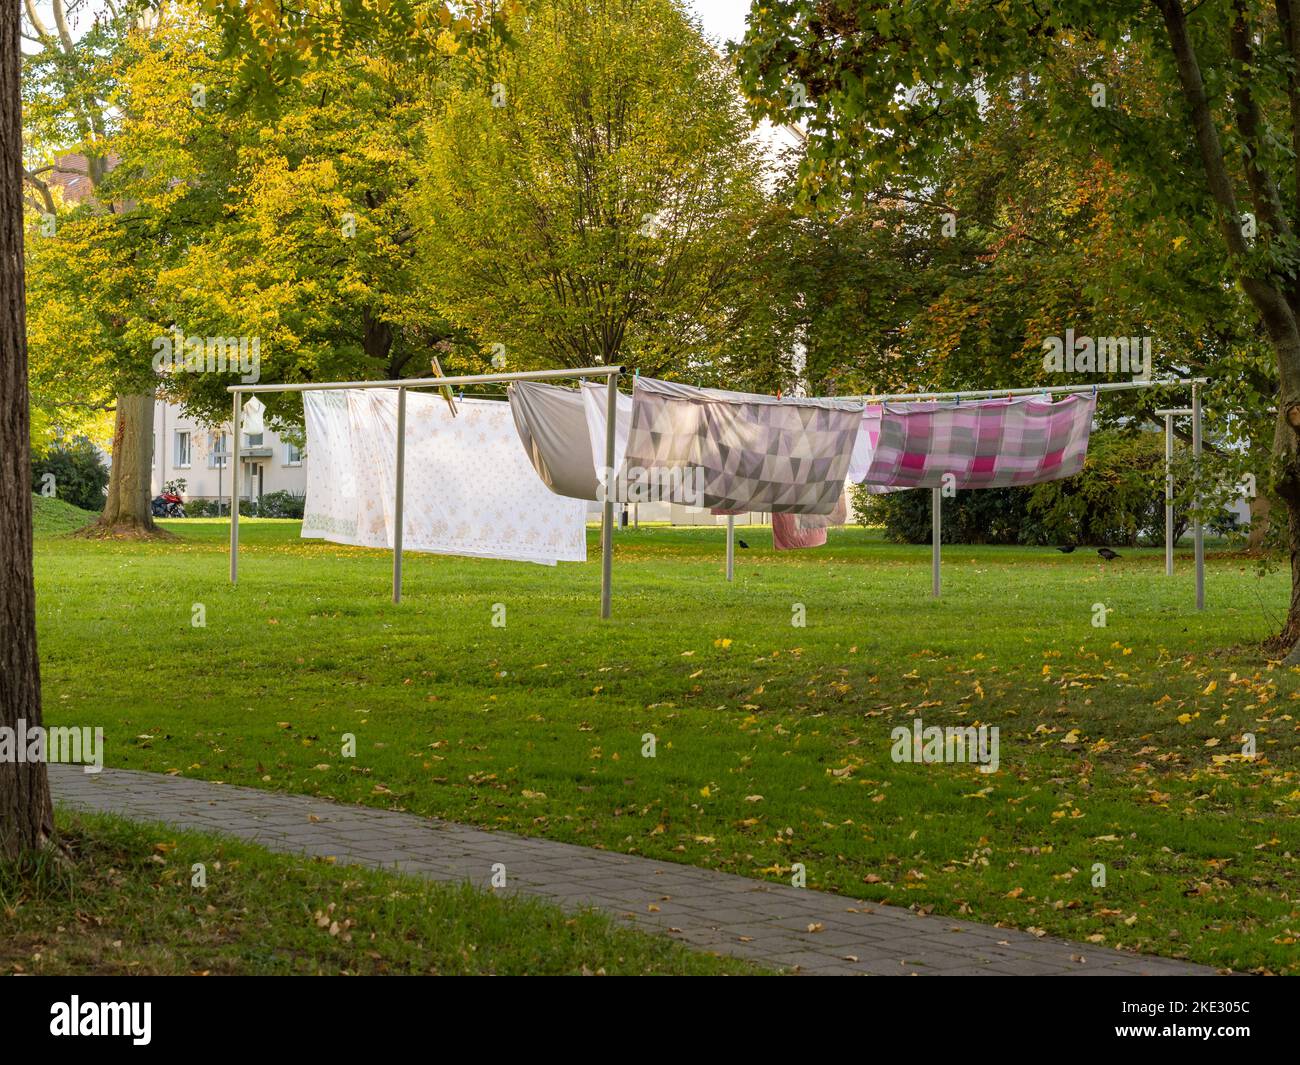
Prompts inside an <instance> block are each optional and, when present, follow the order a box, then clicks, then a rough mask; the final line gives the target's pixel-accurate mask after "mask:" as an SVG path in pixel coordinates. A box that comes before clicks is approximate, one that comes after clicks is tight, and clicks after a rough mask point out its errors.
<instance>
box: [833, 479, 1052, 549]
mask: <svg viewBox="0 0 1300 1065" xmlns="http://www.w3.org/2000/svg"><path fill="white" fill-rule="evenodd" d="M1029 491H1030V489H1028V488H985V489H980V490H978V491H965V492H958V493H957V494H956V495H955V496H952V497H947V498H945V499H944V501H943V506H942V507H941V508H940V515H941V519H942V525H943V528H942V538H943V539H944V540H945V541H946V542H948V543H954V544H1019V543H1025V542H1027V537H1029V536H1030V535H1032V533H1031V528H1030V527H1031V525H1032V522H1031V520H1030V517H1029V513H1028V493H1029ZM853 512H854V514H855V515H856V516H857V520H858V521H859V522H861V523H862V524H863V525H883V526H884V527H885V537H886V538H887V539H889V540H892V541H894V542H895V543H900V544H925V543H929V542H930V530H931V524H930V521H931V518H930V490H929V489H928V488H914V489H909V490H908V491H905V492H889V493H886V494H885V495H871V494H870V493H868V492H867V491H866V490H865V489H864V488H862V487H861V486H857V487H855V488H854V489H853Z"/></svg>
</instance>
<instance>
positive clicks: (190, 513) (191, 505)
mask: <svg viewBox="0 0 1300 1065" xmlns="http://www.w3.org/2000/svg"><path fill="white" fill-rule="evenodd" d="M225 508H226V501H225V500H224V499H204V498H202V497H201V496H200V497H198V498H195V499H187V500H186V501H185V516H186V517H188V518H215V517H218V516H219V515H222V514H224V513H225V512H226V509H225Z"/></svg>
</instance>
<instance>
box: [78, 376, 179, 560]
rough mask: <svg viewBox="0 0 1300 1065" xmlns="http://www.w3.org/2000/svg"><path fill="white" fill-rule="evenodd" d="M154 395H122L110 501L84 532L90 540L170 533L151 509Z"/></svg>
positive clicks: (115, 437)
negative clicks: (96, 519) (162, 527)
mask: <svg viewBox="0 0 1300 1065" xmlns="http://www.w3.org/2000/svg"><path fill="white" fill-rule="evenodd" d="M153 403H154V399H153V396H152V395H147V394H146V395H136V396H118V397H117V423H116V425H115V427H114V429H113V465H112V468H111V469H110V471H109V476H108V498H107V499H106V500H105V501H104V512H103V513H102V514H101V515H100V516H99V521H97V522H95V523H94V524H93V525H89V526H87V527H86V528H85V529H82V530H80V532H79V534H78V535H82V536H89V537H153V536H167V535H168V534H167V533H165V532H163V530H161V529H159V528H158V526H157V525H155V524H154V520H153V511H152V510H151V509H150V507H149V502H150V499H151V498H152V493H151V490H150V489H151V485H150V478H151V477H152V474H153Z"/></svg>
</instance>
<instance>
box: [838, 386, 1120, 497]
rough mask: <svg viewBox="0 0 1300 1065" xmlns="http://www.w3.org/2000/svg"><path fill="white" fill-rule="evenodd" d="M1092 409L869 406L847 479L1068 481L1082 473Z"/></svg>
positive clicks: (987, 483) (1042, 402) (965, 483)
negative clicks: (849, 477) (1066, 479)
mask: <svg viewBox="0 0 1300 1065" xmlns="http://www.w3.org/2000/svg"><path fill="white" fill-rule="evenodd" d="M1096 407H1097V397H1096V395H1072V396H1067V397H1065V398H1064V399H1062V400H1060V401H1059V402H1056V403H1053V402H1052V401H1051V399H1050V398H1048V397H1045V396H1019V397H1012V398H1006V399H992V400H980V401H977V402H973V403H971V402H966V403H955V402H952V403H950V402H943V403H900V404H892V403H890V404H883V405H879V406H874V407H868V408H867V409H866V410H865V411H864V412H863V417H862V424H861V429H860V432H859V435H858V439H857V442H856V443H855V445H854V453H853V461H852V462H851V464H850V476H851V477H852V479H854V480H856V481H858V482H860V483H863V484H866V485H868V486H869V487H871V486H875V489H881V488H885V489H888V488H895V489H896V488H942V487H945V486H948V487H952V488H958V489H963V488H1008V487H1013V486H1016V485H1025V484H1037V483H1038V482H1040V481H1051V480H1056V479H1057V478H1061V477H1070V476H1072V475H1074V474H1076V473H1078V472H1079V470H1081V469H1082V468H1083V462H1084V459H1085V458H1086V457H1087V453H1088V439H1089V435H1090V433H1091V430H1092V419H1093V415H1094V413H1095V412H1096ZM948 474H951V480H945V475H948Z"/></svg>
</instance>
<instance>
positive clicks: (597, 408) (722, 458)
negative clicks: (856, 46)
mask: <svg viewBox="0 0 1300 1065" xmlns="http://www.w3.org/2000/svg"><path fill="white" fill-rule="evenodd" d="M622 373H623V368H622V367H621V366H612V367H588V368H581V369H560V370H539V371H530V372H525V373H496V374H477V375H461V376H456V377H432V378H419V379H410V380H399V381H378V382H319V383H304V384H296V385H248V386H240V385H235V386H231V388H230V389H229V391H230V392H231V393H232V394H233V398H234V404H235V433H234V435H235V452H234V455H235V459H236V462H235V473H236V476H235V478H233V479H232V486H231V487H232V500H236V501H237V483H238V470H239V465H238V460H239V453H238V449H239V424H240V397H241V395H242V393H243V392H249V393H253V394H255V393H258V392H321V393H326V392H331V391H339V390H349V389H350V390H351V391H350V392H348V393H347V395H348V398H347V400H346V403H347V408H348V410H349V412H350V413H349V417H350V418H351V420H352V423H353V424H352V425H351V428H350V430H349V431H350V432H351V433H352V437H353V440H354V445H353V448H354V450H357V449H359V450H360V452H361V453H366V454H368V456H369V457H368V458H367V459H366V460H365V461H366V462H368V463H369V465H370V466H374V467H375V468H379V467H380V466H384V465H385V464H386V465H387V469H388V470H390V471H391V474H392V475H391V476H389V475H387V474H385V475H384V476H382V477H380V478H376V479H373V480H374V483H376V484H378V485H381V486H382V485H387V488H371V487H367V488H366V489H365V492H368V493H370V495H369V497H368V498H367V499H366V500H365V501H364V506H365V508H367V509H366V511H365V515H364V520H365V522H368V523H369V524H368V525H367V526H366V527H365V531H366V534H367V535H370V536H372V537H379V542H381V543H382V542H391V543H392V546H393V550H394V600H395V601H397V600H398V598H399V596H400V580H401V553H402V533H403V529H404V527H405V526H406V525H407V524H408V522H407V521H406V520H405V519H404V516H403V488H404V483H405V480H406V476H405V472H404V471H405V465H404V462H405V460H404V456H405V450H406V447H407V436H408V430H407V424H406V417H407V392H408V391H409V390H415V389H447V390H450V389H459V390H461V392H462V395H463V389H464V387H465V386H470V387H477V388H485V387H491V386H493V385H500V384H509V385H510V389H509V393H508V398H509V404H508V405H509V408H510V410H511V413H512V415H513V421H514V427H515V429H516V430H517V433H518V440H514V441H510V443H513V445H514V447H515V450H514V451H513V452H511V451H510V450H509V449H508V448H507V449H505V450H502V451H501V460H500V465H501V468H502V469H505V468H507V467H508V465H509V464H510V463H511V462H514V461H516V460H518V459H524V458H525V454H526V458H527V464H530V465H531V466H532V469H533V470H534V471H535V474H536V479H535V480H534V481H533V482H532V483H534V484H536V486H537V487H538V488H543V486H544V487H545V489H546V490H549V491H550V492H551V493H553V494H554V496H559V497H566V498H567V499H569V500H572V499H593V498H594V499H597V500H598V501H600V502H601V503H602V504H603V506H602V510H603V521H602V552H601V553H602V611H601V613H602V616H608V613H609V596H610V568H611V559H612V551H611V545H612V534H613V504H614V502H616V501H618V502H639V501H644V500H645V499H647V498H660V497H659V496H657V495H651V496H647V495H644V494H641V491H642V489H643V488H645V487H649V488H650V489H651V490H652V491H657V492H660V493H662V492H664V491H665V489H666V490H667V493H668V494H667V495H664V496H663V498H664V499H666V500H667V501H669V502H681V503H686V504H687V505H695V506H704V507H708V508H711V509H714V510H715V511H716V512H726V511H728V510H730V511H732V512H738V511H742V510H755V509H758V510H766V511H770V512H772V513H773V514H782V515H786V516H794V518H793V520H794V522H795V523H796V524H793V525H792V526H791V529H790V530H788V532H790V534H791V536H790V537H789V538H788V540H787V543H786V544H779V545H778V546H799V544H798V543H796V542H795V541H796V539H798V538H797V537H796V536H795V535H794V534H796V533H813V534H814V535H812V536H810V537H805V538H803V541H804V542H807V543H812V542H815V541H816V540H817V539H818V536H817V535H816V534H817V533H820V534H821V535H822V536H824V529H825V525H826V524H833V523H834V522H835V519H834V518H830V517H828V516H829V515H831V513H832V511H833V510H834V509H835V508H836V507H837V505H838V504H839V503H840V502H842V493H843V488H844V484H845V481H846V478H847V477H849V475H850V468H851V467H852V469H853V475H852V478H851V479H852V480H855V481H858V482H860V483H867V484H869V485H875V486H878V487H880V488H882V489H883V490H892V489H898V488H907V487H913V488H915V487H931V488H933V489H934V496H933V498H934V514H933V524H934V530H933V539H934V551H933V554H934V569H935V581H934V594H935V595H938V590H939V585H938V557H939V499H938V495H939V487H938V485H939V482H938V478H939V477H940V475H941V474H942V476H943V487H944V488H945V489H947V488H950V487H955V488H976V487H992V486H997V485H1000V484H1027V483H1035V482H1037V481H1040V480H1050V479H1054V478H1057V477H1062V476H1068V475H1069V474H1070V473H1072V472H1074V471H1075V470H1076V469H1077V468H1078V467H1080V466H1081V465H1082V461H1083V455H1084V453H1085V452H1086V448H1087V437H1088V428H1089V427H1090V423H1091V420H1092V411H1093V409H1094V407H1095V403H1096V398H1097V394H1098V393H1100V392H1112V391H1121V390H1130V389H1149V388H1184V387H1188V386H1190V388H1191V390H1192V411H1193V415H1194V424H1193V437H1194V451H1195V452H1196V453H1197V454H1198V455H1199V450H1200V449H1199V445H1200V396H1199V386H1200V385H1202V384H1206V383H1208V381H1207V379H1205V378H1191V379H1184V380H1174V379H1162V380H1157V381H1125V382H1098V383H1097V384H1095V385H1044V386H1037V387H1030V388H1012V389H986V390H970V391H954V392H931V393H895V394H890V395H880V396H867V397H834V398H824V399H813V398H806V397H798V396H791V397H783V396H782V395H780V394H779V393H778V395H777V396H775V397H773V396H765V395H758V394H752V393H739V392H731V391H726V390H720V389H702V388H694V387H692V386H689V385H684V384H680V383H677V382H668V381H659V380H654V379H650V378H640V377H639V375H638V376H637V378H636V379H635V380H634V387H633V394H632V396H625V395H622V394H620V393H619V391H618V378H619V376H620V375H621V374H622ZM590 378H603V379H604V385H605V387H604V389H601V388H600V386H599V385H597V384H594V383H592V382H591V381H590V380H588V379H590ZM566 380H567V381H574V380H576V381H579V382H582V383H583V386H582V387H581V388H579V389H576V390H572V391H571V390H568V389H560V388H555V387H551V386H549V385H547V384H542V383H541V382H558V381H566ZM375 389H387V390H388V391H387V393H375V394H374V398H375V402H374V403H371V402H369V400H365V401H363V397H365V396H366V391H367V390H375ZM1088 394H1090V396H1089V398H1090V400H1091V402H1086V403H1085V402H1083V400H1084V398H1085V396H1088ZM1054 395H1059V396H1064V397H1070V398H1067V399H1064V400H1063V401H1062V402H1060V403H1051V402H1050V397H1052V396H1054ZM417 397H418V398H419V400H420V404H419V410H418V411H417V412H416V414H415V416H416V418H417V425H416V438H415V440H414V441H413V443H414V445H415V446H417V447H420V448H422V449H424V450H423V451H422V452H421V457H420V459H419V462H420V467H421V469H433V468H439V464H441V466H440V468H441V474H440V476H439V477H436V478H429V477H425V479H424V480H423V481H420V480H419V479H418V477H417V481H416V482H413V485H416V487H417V490H416V499H415V503H414V505H415V506H417V507H420V508H423V509H420V510H419V511H418V513H419V514H420V515H421V517H420V520H417V521H415V522H413V523H411V529H412V534H413V535H414V536H415V537H416V538H417V539H416V543H415V544H413V546H415V547H416V549H423V550H447V551H448V552H449V553H460V554H480V553H481V554H487V555H489V557H525V556H529V555H531V551H530V550H524V549H522V548H521V547H519V546H518V542H517V541H508V540H501V539H500V538H497V539H496V540H488V539H486V538H484V537H481V536H479V537H477V538H475V539H472V540H466V539H465V538H464V536H465V535H468V533H463V534H458V535H457V536H448V535H446V533H445V532H444V531H438V532H437V533H436V534H434V535H433V538H432V539H430V535H431V534H430V533H429V531H428V530H427V529H426V528H425V526H431V527H432V526H433V525H437V527H438V529H439V530H442V529H443V527H444V526H445V525H446V523H445V522H444V521H442V519H441V518H437V517H435V515H437V514H444V513H446V509H445V507H444V504H443V503H441V502H438V501H435V500H433V499H432V498H431V494H432V493H433V492H435V491H436V486H435V483H434V482H435V481H436V482H437V483H438V484H442V485H448V484H449V483H450V481H452V480H455V479H456V478H458V477H459V478H460V481H459V482H458V483H457V485H456V487H457V488H458V489H462V490H463V491H469V490H468V489H466V488H465V486H466V485H467V484H470V485H472V482H473V477H472V476H470V474H469V468H468V466H467V465H466V464H467V463H469V465H473V463H472V462H470V460H469V459H467V458H465V457H464V456H467V455H472V454H473V451H472V449H467V448H466V447H464V446H461V445H456V444H455V443H454V441H453V440H452V437H453V436H454V435H455V434H456V432H457V430H456V428H455V427H454V426H453V425H452V424H451V422H450V421H449V420H448V418H447V417H445V415H447V414H448V413H454V411H453V412H448V410H447V408H445V407H442V406H441V405H440V404H437V403H436V397H433V396H427V395H424V394H421V393H418V392H417ZM1034 397H1047V398H1048V399H1049V402H1048V403H1046V404H1039V403H1035V402H1034ZM963 399H971V400H984V401H986V402H983V403H977V404H972V407H975V408H976V409H975V410H971V411H970V412H969V413H968V412H967V408H965V407H961V406H960V404H961V401H962V400H963ZM943 400H948V401H950V402H949V403H948V404H947V405H946V406H945V405H939V403H940V401H943ZM925 401H930V402H925ZM473 402H476V403H478V404H479V405H480V407H481V408H483V414H484V416H486V415H487V414H488V413H492V414H493V415H494V418H495V415H496V413H497V412H500V413H504V411H502V410H501V408H503V407H505V406H506V404H500V403H497V402H493V401H492V400H490V399H487V398H486V397H484V398H482V399H479V400H475V401H473ZM317 409H318V410H319V409H321V408H319V405H317ZM435 411H439V412H441V413H439V414H435V413H434V412H435ZM376 418H379V420H380V421H384V422H386V423H387V424H388V426H389V427H388V428H385V429H384V431H383V432H382V433H379V432H372V431H371V430H372V429H373V428H374V426H370V424H369V423H370V422H371V421H374V419H376ZM882 418H883V422H882V421H881V419H882ZM318 421H319V419H318ZM376 424H378V423H376ZM486 424H487V423H484V425H485V426H486ZM504 424H506V423H503V422H502V421H501V420H500V419H499V418H495V420H494V421H492V423H491V425H492V429H491V433H490V436H491V437H492V438H495V439H496V440H497V441H498V443H499V444H500V442H501V441H503V440H504V439H505V438H506V434H505V433H503V431H502V426H503V425H504ZM358 425H360V429H358V428H357V426H358ZM869 425H871V426H873V427H874V428H873V430H872V431H871V432H868V431H867V426H869ZM478 431H479V434H480V435H479V437H478V439H479V441H480V443H482V442H483V441H484V440H485V439H487V438H486V437H484V436H483V435H482V434H483V429H482V428H480V429H479V430H478ZM337 435H338V434H337V433H336V434H335V438H337ZM372 438H373V439H372ZM376 441H378V444H376ZM520 442H522V444H523V447H522V453H521V450H520V449H519V448H518V445H519V443H520ZM458 448H459V450H458ZM389 451H395V456H396V457H395V461H393V462H391V463H390V462H389V461H388V452H389ZM444 452H445V454H444ZM602 452H603V455H602ZM851 453H852V454H851ZM457 454H458V455H460V456H462V457H461V458H459V459H454V460H453V459H452V458H449V457H448V456H454V455H457ZM597 456H600V457H601V458H603V462H602V461H598V459H597ZM444 459H445V460H447V461H445V462H444V461H443V460H444ZM851 459H852V460H853V462H851V461H850V460H851ZM348 461H353V460H352V459H349V460H348ZM864 463H865V464H864ZM527 464H526V465H525V466H524V467H523V468H524V469H527V468H528V465H527ZM647 471H649V472H650V473H652V474H653V475H654V477H653V478H651V479H650V480H643V481H640V482H638V481H637V478H640V477H642V476H643V475H644V474H645V473H646V472H647ZM864 471H865V472H864ZM480 472H482V471H480ZM665 475H667V476H665ZM530 476H531V473H530ZM688 478H690V480H689V481H688ZM367 480H369V479H367ZM376 491H378V492H379V495H378V496H375V494H374V493H375V492H376ZM524 494H528V493H524ZM451 496H452V497H454V498H458V499H460V500H461V501H462V502H461V513H463V512H464V511H466V510H468V509H472V507H478V510H477V511H476V513H483V512H484V511H483V508H482V505H481V504H482V501H481V500H479V499H475V498H474V497H473V495H472V494H462V495H460V496H454V493H452V494H451ZM521 498H522V497H521ZM539 498H541V499H542V502H541V503H540V504H539V503H537V502H536V500H534V506H535V507H536V508H537V509H538V510H539V511H545V510H547V504H546V502H545V497H544V496H543V497H539ZM354 513H356V510H355V501H354V500H351V499H349V500H348V501H347V503H346V504H345V505H344V506H343V507H342V510H341V511H340V514H342V515H343V516H342V517H340V518H339V521H338V522H337V523H336V524H340V525H343V524H347V521H348V517H347V516H349V515H352V514H354ZM496 513H498V514H500V513H504V510H503V509H501V508H498V511H497V512H496ZM574 513H575V514H576V513H577V512H576V511H574ZM236 514H237V509H236V505H232V527H231V548H232V551H231V579H232V582H233V581H234V580H235V578H236V573H237V569H236V552H237V548H238V531H237V524H238V518H237V517H236V516H235V515H236ZM336 516H338V515H330V516H328V517H329V522H334V518H335V517H336ZM458 516H459V515H458ZM812 516H821V517H816V518H815V519H814V518H813V517H812ZM565 520H567V519H565ZM840 520H843V519H842V518H840ZM805 523H806V524H805ZM358 528H360V526H359V525H358ZM465 528H467V527H465V526H464V523H462V529H465ZM304 534H305V535H311V534H312V533H311V532H310V531H308V530H306V529H305V530H304ZM319 534H320V533H319V532H318V533H317V535H319ZM1195 534H1196V545H1197V551H1196V556H1197V605H1198V607H1200V606H1202V605H1203V538H1202V533H1201V528H1200V523H1199V522H1197V523H1195ZM343 535H344V536H345V537H346V536H351V535H360V533H357V534H352V533H347V534H343ZM732 535H734V522H733V521H730V520H729V521H728V563H729V565H728V579H730V577H731V565H730V562H731V559H732V557H733V555H732V550H731V536H732ZM546 536H549V533H547V534H545V535H543V533H542V531H541V530H539V531H538V532H537V533H536V535H534V534H533V533H531V532H530V533H529V534H528V537H529V543H530V544H542V545H544V549H543V550H540V551H539V552H537V554H538V555H539V556H540V557H537V558H533V559H532V560H553V559H555V558H563V557H570V558H572V557H574V555H573V554H571V553H570V552H571V551H574V550H580V547H579V546H578V545H577V544H576V542H575V543H574V544H572V545H568V542H567V541H563V540H560V539H555V538H552V539H550V540H547V539H546ZM476 544H483V545H485V546H483V547H482V548H481V549H474V550H470V549H469V548H472V547H474V546H475V545H476ZM562 545H568V546H562ZM462 547H463V548H465V549H464V550H461V549H460V548H462ZM556 547H561V548H562V549H560V550H558V551H557V550H556V549H555V548H556Z"/></svg>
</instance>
